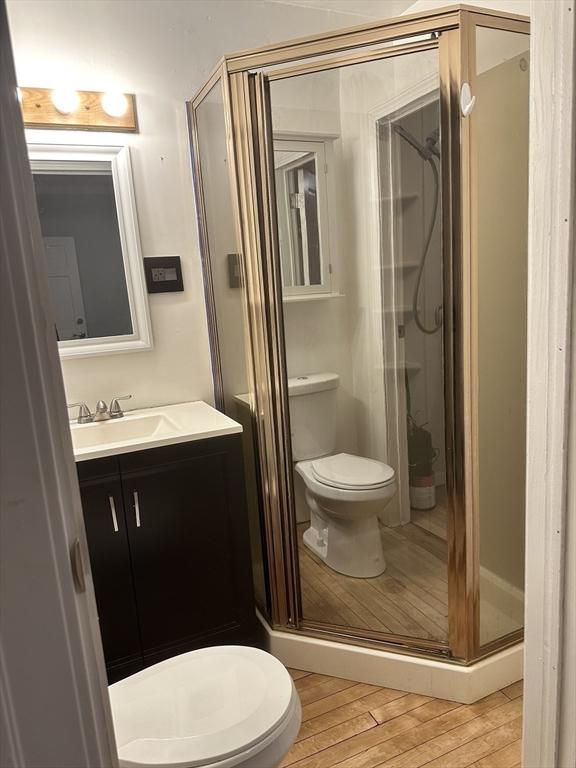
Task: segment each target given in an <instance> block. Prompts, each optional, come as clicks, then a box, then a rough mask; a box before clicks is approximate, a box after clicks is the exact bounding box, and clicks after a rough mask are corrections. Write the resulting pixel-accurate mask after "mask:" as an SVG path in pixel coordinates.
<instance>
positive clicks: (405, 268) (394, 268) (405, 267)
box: [383, 261, 420, 272]
mask: <svg viewBox="0 0 576 768" xmlns="http://www.w3.org/2000/svg"><path fill="white" fill-rule="evenodd" d="M419 266H420V265H419V262H417V261H405V262H403V263H402V264H385V265H384V267H383V269H385V270H386V271H388V272H410V271H411V270H412V269H418V267H419Z"/></svg>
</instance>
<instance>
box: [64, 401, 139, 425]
mask: <svg viewBox="0 0 576 768" xmlns="http://www.w3.org/2000/svg"><path fill="white" fill-rule="evenodd" d="M131 397H132V395H117V396H116V397H113V398H112V400H111V401H110V408H108V406H107V405H106V403H105V402H104V400H98V402H97V403H96V410H95V411H94V413H93V414H92V413H91V412H90V408H88V406H87V405H86V403H68V408H80V411H79V412H78V419H77V423H78V424H91V423H92V422H93V421H108V419H121V418H122V416H124V411H123V410H122V406H121V405H120V402H119V401H120V400H130V399H131Z"/></svg>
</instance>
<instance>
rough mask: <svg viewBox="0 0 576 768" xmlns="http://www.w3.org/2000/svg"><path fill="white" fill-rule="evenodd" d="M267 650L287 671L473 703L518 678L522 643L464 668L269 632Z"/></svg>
mask: <svg viewBox="0 0 576 768" xmlns="http://www.w3.org/2000/svg"><path fill="white" fill-rule="evenodd" d="M258 618H259V619H260V621H261V622H262V625H263V627H264V629H265V632H266V637H267V650H268V651H269V652H270V653H272V655H273V656H276V658H277V659H279V660H280V661H281V662H282V663H283V664H285V665H286V666H287V667H293V668H295V669H302V670H305V671H306V672H316V673H319V674H323V675H333V676H335V677H344V678H347V679H349V680H355V681H357V682H359V683H369V684H372V685H379V686H383V687H386V688H396V689H398V690H401V691H407V692H408V693H419V694H422V695H424V696H433V697H434V698H438V699H449V700H451V701H458V702H460V703H462V704H472V703H473V702H475V701H478V699H481V698H483V697H484V696H488V694H490V693H494V691H497V690H499V689H500V688H504V687H505V686H507V685H511V684H512V683H515V682H517V681H518V680H521V679H522V675H523V668H522V665H523V652H524V646H523V643H519V644H518V645H515V646H513V647H511V648H507V649H505V650H503V651H500V652H499V653H496V654H494V655H493V656H490V657H488V658H486V659H482V660H481V661H479V662H477V663H476V664H474V665H472V666H469V667H464V666H459V665H457V664H451V663H448V662H444V661H436V660H431V659H421V658H417V657H415V656H407V655H405V654H401V653H390V652H388V651H378V650H374V649H372V648H363V647H361V646H356V645H349V644H346V643H335V642H331V641H329V640H319V639H317V638H312V637H307V636H306V635H304V634H300V633H294V632H281V631H279V630H275V629H272V628H271V627H270V626H269V625H268V623H267V622H266V620H265V619H264V618H263V617H262V616H261V615H260V614H258Z"/></svg>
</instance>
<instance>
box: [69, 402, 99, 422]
mask: <svg viewBox="0 0 576 768" xmlns="http://www.w3.org/2000/svg"><path fill="white" fill-rule="evenodd" d="M67 407H68V408H80V410H79V411H78V419H77V422H78V424H90V423H91V422H93V421H94V416H93V415H92V414H91V413H90V408H88V406H87V405H86V403H68V404H67Z"/></svg>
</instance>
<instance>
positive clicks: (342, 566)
mask: <svg viewBox="0 0 576 768" xmlns="http://www.w3.org/2000/svg"><path fill="white" fill-rule="evenodd" d="M338 385H339V377H338V375H337V374H335V373H317V374H309V375H306V376H297V377H293V378H290V379H288V395H289V403H290V423H291V432H292V456H293V460H294V462H295V472H296V476H297V477H299V478H301V480H302V482H303V488H304V494H303V495H304V500H305V505H306V508H307V512H308V514H309V519H310V527H309V528H308V529H307V530H306V531H305V533H304V544H305V545H306V546H307V547H308V548H309V549H310V550H312V552H314V553H315V554H316V555H317V556H318V557H320V558H321V559H322V560H323V561H324V562H325V563H326V565H328V566H329V567H330V568H332V569H333V570H335V571H338V572H339V573H342V574H345V575H346V576H354V577H356V578H361V579H362V578H363V579H366V578H373V577H375V576H379V575H380V574H381V573H383V572H384V571H385V570H386V560H385V558H384V550H383V548H382V539H381V537H380V526H379V522H378V518H379V516H380V515H381V514H382V512H383V511H384V508H385V507H386V505H387V504H388V502H389V501H390V500H391V499H392V498H393V497H394V495H395V493H396V475H395V472H394V470H393V469H392V467H389V466H388V465H387V464H384V463H383V462H381V461H375V460H374V459H368V458H365V457H363V456H354V455H352V454H349V453H337V454H335V455H334V454H333V451H334V446H335V443H336V412H337V411H336V392H337V388H338ZM296 479H297V478H295V484H296ZM298 496H299V494H298V489H296V498H297V503H298ZM297 519H298V520H299V521H301V520H302V519H303V515H302V511H301V510H297Z"/></svg>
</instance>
